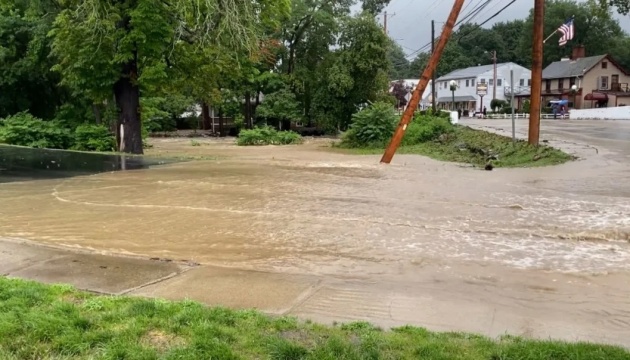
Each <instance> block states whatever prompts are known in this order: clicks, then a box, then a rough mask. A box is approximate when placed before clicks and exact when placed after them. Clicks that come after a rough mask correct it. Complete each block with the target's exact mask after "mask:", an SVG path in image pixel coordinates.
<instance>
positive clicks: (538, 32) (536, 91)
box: [527, 0, 545, 146]
mask: <svg viewBox="0 0 630 360" xmlns="http://www.w3.org/2000/svg"><path fill="white" fill-rule="evenodd" d="M544 15H545V0H535V2H534V34H533V40H534V41H533V45H532V87H531V99H530V108H529V133H528V138H527V141H528V142H529V144H530V145H534V146H538V140H539V138H540V103H541V92H542V65H543V36H544V34H543V31H544V27H543V26H544Z"/></svg>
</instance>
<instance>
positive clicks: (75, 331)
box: [0, 277, 630, 360]
mask: <svg viewBox="0 0 630 360" xmlns="http://www.w3.org/2000/svg"><path fill="white" fill-rule="evenodd" d="M629 358H630V353H628V352H626V351H625V350H623V349H621V348H618V347H612V346H604V345H595V344H586V343H575V344H570V343H563V342H554V341H530V340H524V339H520V338H516V337H507V336H506V337H502V338H501V339H499V340H496V341H494V340H490V339H488V338H485V337H481V336H476V335H470V334H463V333H433V332H429V331H426V330H424V329H420V328H413V327H403V328H398V329H394V330H392V331H382V330H379V329H377V328H375V327H373V326H371V325H369V324H367V323H352V324H348V325H342V326H333V327H326V326H323V325H317V324H313V323H310V322H300V321H298V320H296V319H293V318H284V317H283V318H274V317H269V316H265V315H262V314H261V313H259V312H256V311H251V310H247V311H233V310H226V309H221V308H208V307H204V306H202V305H200V304H197V303H194V302H188V301H185V302H168V301H164V300H154V299H142V298H132V297H110V296H97V295H92V294H88V293H85V292H80V291H76V290H73V289H72V288H71V287H68V286H59V285H56V286H48V285H42V284H38V283H34V282H28V281H23V280H15V279H7V278H3V277H0V359H3V360H12V359H49V360H52V359H55V360H58V359H142V360H145V359H191V360H192V359H195V360H198V359H286V360H289V359H330V360H333V359H334V360H336V359H443V360H447V359H448V360H452V359H484V360H500V359H589V360H597V359H602V360H604V359H606V360H616V359H629Z"/></svg>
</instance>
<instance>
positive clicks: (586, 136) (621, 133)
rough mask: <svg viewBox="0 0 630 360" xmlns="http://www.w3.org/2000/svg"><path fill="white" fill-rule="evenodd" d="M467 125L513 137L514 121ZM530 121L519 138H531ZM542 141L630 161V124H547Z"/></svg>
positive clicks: (521, 123) (520, 123) (521, 124)
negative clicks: (568, 144)
mask: <svg viewBox="0 0 630 360" xmlns="http://www.w3.org/2000/svg"><path fill="white" fill-rule="evenodd" d="M461 123H462V124H463V125H470V126H473V127H479V128H488V127H489V128H495V129H497V130H501V131H504V132H506V133H511V131H512V130H511V129H512V123H511V121H510V120H478V119H462V121H461ZM527 131H528V120H524V119H519V120H516V132H517V136H519V137H521V138H526V137H527ZM540 139H541V140H548V141H562V142H575V143H580V144H588V145H589V146H591V147H595V148H604V149H606V150H607V155H606V156H607V157H609V158H612V159H616V160H622V159H624V160H625V159H627V158H630V120H543V121H542V122H541V127H540Z"/></svg>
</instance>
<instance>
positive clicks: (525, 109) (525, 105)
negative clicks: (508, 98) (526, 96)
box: [523, 100, 531, 113]
mask: <svg viewBox="0 0 630 360" xmlns="http://www.w3.org/2000/svg"><path fill="white" fill-rule="evenodd" d="M530 107H531V103H530V102H529V100H525V101H523V112H525V113H529V109H530Z"/></svg>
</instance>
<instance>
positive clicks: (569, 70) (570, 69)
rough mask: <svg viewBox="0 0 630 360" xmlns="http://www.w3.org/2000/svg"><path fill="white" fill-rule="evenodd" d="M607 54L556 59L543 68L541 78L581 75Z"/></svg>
mask: <svg viewBox="0 0 630 360" xmlns="http://www.w3.org/2000/svg"><path fill="white" fill-rule="evenodd" d="M607 57H608V55H598V56H589V57H584V58H580V59H577V60H575V61H573V60H564V61H556V62H553V63H551V64H549V66H547V67H546V68H545V69H544V70H543V75H542V77H543V79H562V78H570V77H575V76H582V75H584V74H585V73H586V72H588V71H589V70H591V69H592V68H593V66H595V65H597V64H599V62H600V61H602V60H604V59H605V58H607Z"/></svg>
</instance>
